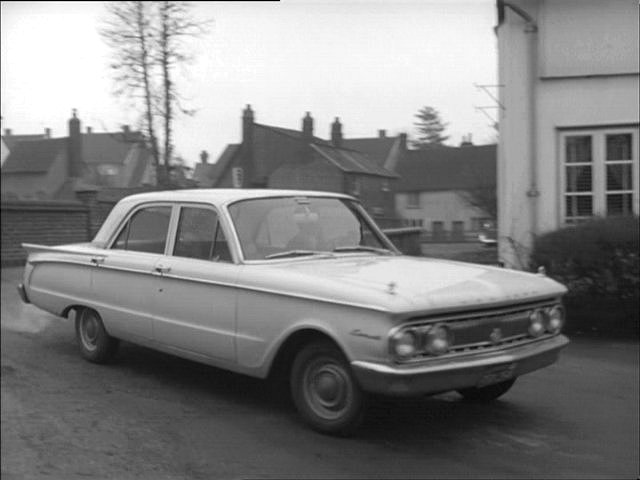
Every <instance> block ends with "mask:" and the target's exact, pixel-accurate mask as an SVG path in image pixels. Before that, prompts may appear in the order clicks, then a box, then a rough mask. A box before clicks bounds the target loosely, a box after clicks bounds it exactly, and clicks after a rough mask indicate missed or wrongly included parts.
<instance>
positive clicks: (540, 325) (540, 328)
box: [529, 308, 546, 337]
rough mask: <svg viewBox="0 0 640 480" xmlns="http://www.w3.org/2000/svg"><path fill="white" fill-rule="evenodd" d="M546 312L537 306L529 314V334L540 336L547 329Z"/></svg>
mask: <svg viewBox="0 0 640 480" xmlns="http://www.w3.org/2000/svg"><path fill="white" fill-rule="evenodd" d="M545 323H546V322H545V313H544V311H543V310H542V309H540V308H537V309H535V310H534V311H533V312H531V315H529V335H531V336H532V337H539V336H540V335H542V334H543V333H544V331H545V329H546V326H545Z"/></svg>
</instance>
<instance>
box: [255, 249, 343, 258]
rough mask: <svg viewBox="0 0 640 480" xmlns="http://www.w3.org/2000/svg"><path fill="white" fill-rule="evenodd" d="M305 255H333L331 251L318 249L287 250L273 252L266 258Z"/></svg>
mask: <svg viewBox="0 0 640 480" xmlns="http://www.w3.org/2000/svg"><path fill="white" fill-rule="evenodd" d="M305 255H329V256H333V255H331V253H329V252H320V251H317V250H287V251H286V252H278V253H272V254H271V255H267V256H266V257H264V258H266V259H271V258H283V257H302V256H305Z"/></svg>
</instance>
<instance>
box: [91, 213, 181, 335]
mask: <svg viewBox="0 0 640 480" xmlns="http://www.w3.org/2000/svg"><path fill="white" fill-rule="evenodd" d="M171 212H172V206H171V205H169V204H150V205H145V206H141V207H138V208H135V209H133V210H132V211H131V212H130V213H129V215H128V217H127V219H126V220H125V222H123V223H122V225H121V226H120V228H119V230H118V231H117V233H116V235H115V236H114V238H113V239H112V241H111V243H110V245H109V246H108V247H107V248H106V249H105V255H104V257H96V258H95V259H94V263H96V264H97V265H96V268H95V269H94V270H93V275H92V285H91V288H92V291H93V292H94V298H95V300H96V307H97V309H98V312H99V313H100V315H101V316H102V319H103V321H104V323H105V326H106V328H107V330H108V331H109V333H110V334H111V335H114V336H116V337H122V338H131V339H132V340H134V341H135V340H142V341H151V340H153V321H152V311H153V299H154V294H155V293H156V291H157V289H158V286H157V284H158V282H159V280H160V278H159V276H158V275H157V272H156V271H155V270H154V269H155V266H156V264H157V263H158V261H159V260H160V259H161V258H163V256H164V253H165V249H166V245H167V238H168V231H169V224H170V219H171Z"/></svg>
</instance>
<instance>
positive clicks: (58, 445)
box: [1, 269, 638, 480]
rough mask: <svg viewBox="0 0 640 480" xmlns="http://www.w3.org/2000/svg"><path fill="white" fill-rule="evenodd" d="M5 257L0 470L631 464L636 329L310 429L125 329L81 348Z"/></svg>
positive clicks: (458, 472)
mask: <svg viewBox="0 0 640 480" xmlns="http://www.w3.org/2000/svg"><path fill="white" fill-rule="evenodd" d="M18 277H19V270H18V269H5V270H3V271H2V358H1V369H2V376H1V379H2V478H3V480H4V479H12V478H21V479H22V478H24V479H38V478H47V479H48V478H55V479H58V478H59V479H79V478H83V479H86V478H105V479H106V478H109V479H111V478H112V479H123V480H124V479H154V480H155V479H190V478H194V479H200V478H202V479H210V478H225V479H226V478H343V479H344V478H446V477H453V478H462V477H465V478H466V477H471V478H489V477H490V478H557V477H565V478H605V477H608V478H637V476H638V343H637V342H618V341H616V342H613V341H607V340H594V339H590V340H587V339H574V341H573V343H572V344H571V345H570V346H569V347H568V349H567V350H565V354H564V356H563V357H562V359H561V361H560V363H558V364H556V365H554V366H552V367H550V368H548V369H545V370H543V371H540V372H535V373H533V374H530V375H527V376H524V377H522V378H521V379H519V380H518V382H517V384H516V386H515V387H514V388H513V389H512V390H511V391H510V392H509V393H508V394H507V395H505V396H504V397H503V399H502V400H500V401H497V402H495V403H493V404H491V405H484V406H482V405H473V404H467V403H465V402H461V401H460V400H459V398H458V397H457V395H455V394H447V395H441V396H438V397H432V398H427V399H419V400H411V401H384V402H383V401H378V402H376V403H375V404H374V405H373V406H372V408H371V410H370V412H369V415H368V418H367V421H366V423H365V425H364V426H363V428H362V430H361V431H360V432H359V434H358V435H357V436H356V437H354V438H349V439H336V438H331V437H326V436H323V435H319V434H316V433H314V432H312V431H310V430H308V429H307V428H306V427H304V426H303V425H301V424H300V423H299V422H298V419H297V416H296V415H295V413H294V412H293V410H292V408H291V406H290V404H289V403H288V402H287V401H286V400H285V399H284V398H283V397H284V396H283V395H277V394H273V393H270V392H269V389H268V388H266V387H267V386H266V385H265V383H264V382H262V381H258V380H253V379H250V378H246V377H242V376H239V375H234V374H230V373H226V372H223V371H220V370H217V369H214V368H211V367H206V366H202V365H198V364H194V363H192V362H188V361H185V360H181V359H177V358H173V357H170V356H167V355H164V354H160V353H156V352H153V351H151V350H148V349H145V348H141V347H137V346H133V345H124V348H122V350H121V352H120V355H119V360H118V361H117V362H116V363H115V364H113V365H110V366H97V365H93V364H89V363H87V362H85V361H83V360H81V359H80V357H79V355H78V353H77V351H76V346H75V343H74V338H73V326H72V324H71V322H69V321H67V320H62V319H57V318H55V317H53V316H51V315H49V314H46V313H43V312H40V311H39V310H37V309H36V308H34V307H32V306H24V305H21V304H20V302H19V300H18V299H17V295H16V294H15V289H14V288H13V285H14V284H15V283H16V282H17V281H18Z"/></svg>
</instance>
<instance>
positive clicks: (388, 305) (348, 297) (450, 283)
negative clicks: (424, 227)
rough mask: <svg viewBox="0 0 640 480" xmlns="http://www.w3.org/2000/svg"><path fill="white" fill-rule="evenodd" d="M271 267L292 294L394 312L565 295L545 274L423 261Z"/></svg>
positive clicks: (351, 259) (347, 260)
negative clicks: (309, 295)
mask: <svg viewBox="0 0 640 480" xmlns="http://www.w3.org/2000/svg"><path fill="white" fill-rule="evenodd" d="M272 267H273V270H274V271H278V273H279V275H278V278H280V279H281V282H280V283H281V285H282V287H283V288H285V289H287V290H289V291H291V292H292V293H294V292H297V293H300V294H303V295H304V294H311V295H313V296H314V297H315V296H320V297H322V298H326V299H327V300H331V299H334V300H335V301H337V302H339V303H357V304H365V305H370V306H372V307H374V308H377V309H382V310H390V311H418V310H429V311H434V310H445V309H446V310H450V309H452V308H465V309H466V308H469V306H479V305H485V304H487V305H488V304H492V305H493V304H500V303H513V302H518V301H528V300H535V299H540V298H549V297H551V296H558V295H562V294H564V293H566V288H565V287H564V286H562V285H561V284H559V283H558V282H556V281H554V280H552V279H550V278H548V277H546V276H544V275H537V274H531V273H525V272H519V271H515V270H508V269H504V268H498V267H491V266H485V265H478V264H472V263H463V262H453V261H447V260H439V259H430V258H424V257H409V256H359V255H354V256H343V257H337V258H329V259H317V260H298V261H291V262H285V263H283V264H279V265H277V266H276V265H273V266H272ZM272 285H273V284H272Z"/></svg>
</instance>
